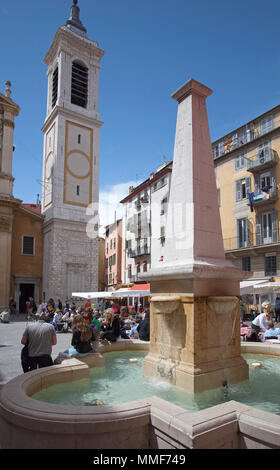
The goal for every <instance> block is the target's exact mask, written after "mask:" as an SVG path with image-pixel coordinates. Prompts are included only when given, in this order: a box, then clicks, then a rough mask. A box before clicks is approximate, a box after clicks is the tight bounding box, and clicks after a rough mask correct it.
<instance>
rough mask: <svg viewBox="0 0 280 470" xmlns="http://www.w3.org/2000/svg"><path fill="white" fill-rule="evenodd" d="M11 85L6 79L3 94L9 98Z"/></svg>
mask: <svg viewBox="0 0 280 470" xmlns="http://www.w3.org/2000/svg"><path fill="white" fill-rule="evenodd" d="M11 85H12V84H11V82H10V80H8V81H7V82H6V90H5V95H6V96H7V98H10V97H11V93H12V92H11Z"/></svg>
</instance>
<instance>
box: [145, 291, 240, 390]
mask: <svg viewBox="0 0 280 470" xmlns="http://www.w3.org/2000/svg"><path fill="white" fill-rule="evenodd" d="M143 374H144V375H145V376H151V377H155V378H157V379H159V380H164V381H168V382H170V383H172V384H173V385H176V386H178V387H181V388H184V389H185V390H187V391H188V392H190V393H197V392H202V391H204V390H209V389H214V388H219V387H222V386H223V384H224V383H225V381H226V382H227V383H229V384H232V383H236V382H240V381H243V380H247V379H248V365H247V363H246V361H245V360H244V359H243V358H242V357H241V355H240V315H239V299H238V297H236V296H202V297H198V296H192V295H188V296H182V295H161V296H157V295H154V296H153V297H152V299H151V334H150V352H149V354H148V356H147V357H146V358H145V360H144V362H143Z"/></svg>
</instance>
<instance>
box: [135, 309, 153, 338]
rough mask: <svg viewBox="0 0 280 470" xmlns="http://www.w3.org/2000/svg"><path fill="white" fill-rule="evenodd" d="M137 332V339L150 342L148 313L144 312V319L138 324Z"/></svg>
mask: <svg viewBox="0 0 280 470" xmlns="http://www.w3.org/2000/svg"><path fill="white" fill-rule="evenodd" d="M137 331H138V333H139V339H141V340H142V341H150V312H148V311H146V313H145V318H144V320H142V321H141V322H140V323H139V325H138V327H137Z"/></svg>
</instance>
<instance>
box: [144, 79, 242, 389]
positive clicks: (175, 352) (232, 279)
mask: <svg viewBox="0 0 280 470" xmlns="http://www.w3.org/2000/svg"><path fill="white" fill-rule="evenodd" d="M211 93H212V91H211V90H210V89H209V88H207V87H206V86H204V85H202V84H201V83H199V82H197V81H196V80H194V79H190V80H188V81H187V82H186V83H185V84H184V85H183V86H182V87H181V88H180V89H178V90H177V91H176V92H175V93H174V94H173V95H172V98H174V99H175V100H176V101H177V102H178V114H177V125H176V136H175V146H174V159H173V170H172V181H171V188H170V198H169V207H168V215H167V223H166V246H165V256H164V259H163V261H157V260H155V261H154V263H152V265H151V270H150V271H149V272H148V273H147V274H146V277H147V278H149V280H150V282H151V335H150V351H149V354H148V356H147V357H146V359H145V361H144V364H143V373H144V375H146V376H153V377H156V378H158V379H163V380H167V381H169V382H171V383H173V384H175V385H177V386H179V387H182V388H184V389H186V390H188V391H189V392H192V393H195V392H201V391H203V390H208V389H213V388H217V387H220V386H222V385H223V383H225V381H227V382H228V383H234V382H239V381H243V380H246V379H247V378H248V366H247V363H246V361H244V359H243V358H242V357H241V355H240V315H239V299H238V296H239V295H240V280H242V279H244V278H247V277H249V276H250V273H244V272H243V271H241V270H239V269H238V268H236V267H234V266H233V265H232V264H231V263H230V262H229V261H227V260H226V258H225V254H224V247H223V237H222V230H221V221H220V214H219V207H218V196H217V187H216V180H215V173H214V163H213V155H212V147H211V139H210V132H209V124H208V116H207V108H206V98H207V97H208V96H209V95H210V94H211Z"/></svg>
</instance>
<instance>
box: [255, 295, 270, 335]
mask: <svg viewBox="0 0 280 470" xmlns="http://www.w3.org/2000/svg"><path fill="white" fill-rule="evenodd" d="M270 309H271V305H270V304H269V303H268V302H264V303H263V304H262V310H263V313H260V314H259V315H258V316H257V317H256V318H255V319H254V320H253V321H252V330H253V331H255V332H256V333H260V332H266V330H267V329H268V322H269V321H270V320H271V317H272V313H271V312H270Z"/></svg>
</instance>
